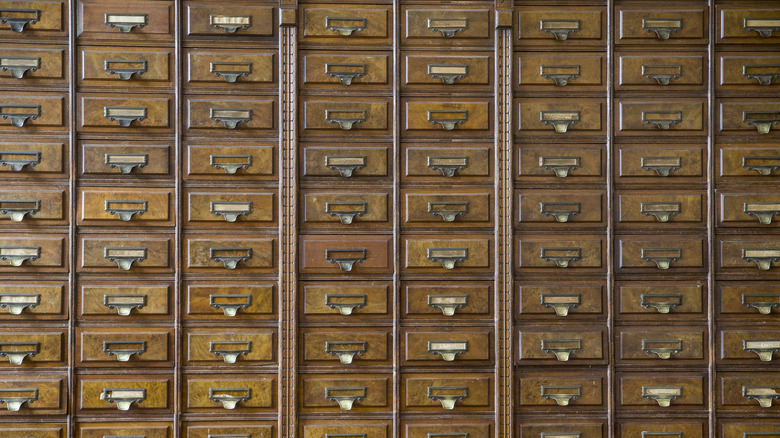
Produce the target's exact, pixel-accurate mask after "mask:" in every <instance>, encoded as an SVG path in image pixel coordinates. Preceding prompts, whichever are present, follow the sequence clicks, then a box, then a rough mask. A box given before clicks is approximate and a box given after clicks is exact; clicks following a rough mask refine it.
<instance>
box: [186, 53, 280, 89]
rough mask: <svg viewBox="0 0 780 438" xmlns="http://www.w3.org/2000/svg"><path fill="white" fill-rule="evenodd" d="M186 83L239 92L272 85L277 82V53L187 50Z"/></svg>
mask: <svg viewBox="0 0 780 438" xmlns="http://www.w3.org/2000/svg"><path fill="white" fill-rule="evenodd" d="M185 52H186V55H185V59H186V62H187V64H186V66H185V68H186V72H187V73H186V75H187V76H186V81H187V82H186V84H187V85H188V86H194V87H220V88H229V89H236V88H237V87H241V86H242V84H245V85H244V86H248V85H250V84H251V85H252V86H258V85H259V86H262V85H271V84H273V83H274V82H276V69H275V68H274V66H275V61H274V58H275V56H276V54H275V53H274V52H266V53H263V52H261V53H251V54H250V53H246V52H244V51H241V50H220V51H218V52H217V51H208V50H205V49H189V50H186V51H185Z"/></svg>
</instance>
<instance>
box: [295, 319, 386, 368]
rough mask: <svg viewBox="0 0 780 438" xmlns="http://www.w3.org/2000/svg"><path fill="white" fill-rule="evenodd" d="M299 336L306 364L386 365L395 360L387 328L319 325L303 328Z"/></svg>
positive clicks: (337, 365)
mask: <svg viewBox="0 0 780 438" xmlns="http://www.w3.org/2000/svg"><path fill="white" fill-rule="evenodd" d="M299 336H300V339H301V341H302V342H301V344H302V345H301V346H300V347H299V349H301V350H302V351H301V353H302V358H303V361H304V363H306V362H309V363H311V364H320V365H327V366H331V367H334V366H335V367H339V368H345V367H355V366H367V365H386V364H388V363H389V362H390V359H391V351H390V350H389V348H390V334H389V333H388V332H387V331H378V330H370V329H362V330H361V329H350V330H341V331H332V330H325V329H321V328H318V329H304V330H301V333H300V335H299Z"/></svg>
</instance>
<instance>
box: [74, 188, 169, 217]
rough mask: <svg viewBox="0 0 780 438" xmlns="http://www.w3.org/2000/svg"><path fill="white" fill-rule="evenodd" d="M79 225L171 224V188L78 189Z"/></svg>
mask: <svg viewBox="0 0 780 438" xmlns="http://www.w3.org/2000/svg"><path fill="white" fill-rule="evenodd" d="M79 198H80V202H79V212H80V214H79V225H82V224H83V225H110V226H113V227H122V226H137V225H162V226H171V225H173V214H172V213H173V212H172V211H171V204H172V201H173V199H174V195H173V190H172V189H151V188H146V189H144V190H138V189H125V188H111V189H108V188H107V189H81V193H79Z"/></svg>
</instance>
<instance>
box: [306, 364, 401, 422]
mask: <svg viewBox="0 0 780 438" xmlns="http://www.w3.org/2000/svg"><path fill="white" fill-rule="evenodd" d="M391 383H392V379H391V377H390V376H383V375H369V374H349V375H345V376H343V377H338V376H333V375H327V374H304V375H302V376H301V383H300V385H301V387H302V388H301V393H302V395H303V397H302V400H301V412H302V413H303V412H306V413H314V412H329V413H332V414H345V413H346V411H349V413H357V414H359V413H361V412H388V411H390V410H392V405H391V403H390V398H389V397H388V394H389V393H390V392H391V391H392V390H391ZM361 432H364V431H362V430H361ZM331 436H332V435H331Z"/></svg>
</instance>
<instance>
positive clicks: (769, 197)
mask: <svg viewBox="0 0 780 438" xmlns="http://www.w3.org/2000/svg"><path fill="white" fill-rule="evenodd" d="M717 199H718V210H717V211H719V212H720V214H719V217H718V225H719V226H722V227H729V226H731V227H735V226H741V227H768V226H777V225H778V221H779V220H780V217H778V216H780V193H776V192H775V193H771V192H770V193H766V192H764V193H762V194H760V195H759V194H754V193H733V192H726V193H724V192H719V193H718V197H717Z"/></svg>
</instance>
